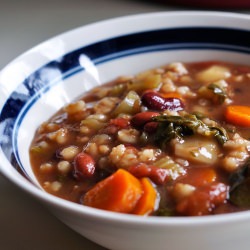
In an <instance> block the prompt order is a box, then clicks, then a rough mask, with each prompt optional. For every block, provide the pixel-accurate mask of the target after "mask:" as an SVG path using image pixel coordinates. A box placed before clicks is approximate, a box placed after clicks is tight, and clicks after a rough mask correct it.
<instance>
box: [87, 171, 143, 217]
mask: <svg viewBox="0 0 250 250" xmlns="http://www.w3.org/2000/svg"><path fill="white" fill-rule="evenodd" d="M142 192H143V191H142V185H141V182H140V181H139V180H138V179H137V178H136V177H134V176H133V175H131V174H130V173H129V172H128V171H126V170H123V169H119V170H117V171H116V172H115V173H114V174H112V175H111V176H109V177H107V178H106V179H104V180H102V181H100V182H98V183H97V184H96V185H95V186H94V187H93V188H92V189H90V190H89V191H88V192H87V193H86V194H85V196H84V199H83V204H84V205H87V206H90V207H95V208H99V209H104V210H108V211H114V212H120V213H130V212H131V211H132V210H133V209H134V208H135V206H136V204H137V202H138V200H139V199H140V198H141V195H142Z"/></svg>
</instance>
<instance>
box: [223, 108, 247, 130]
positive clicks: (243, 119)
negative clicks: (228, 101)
mask: <svg viewBox="0 0 250 250" xmlns="http://www.w3.org/2000/svg"><path fill="white" fill-rule="evenodd" d="M225 117H226V120H227V121H228V122H229V123H232V124H234V125H239V126H243V127H250V107H249V106H237V105H230V106H227V108H226V111H225Z"/></svg>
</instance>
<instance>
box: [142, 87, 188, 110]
mask: <svg viewBox="0 0 250 250" xmlns="http://www.w3.org/2000/svg"><path fill="white" fill-rule="evenodd" d="M141 101H142V103H143V105H145V106H146V107H147V108H149V109H152V110H159V111H161V110H166V109H167V110H172V111H180V110H183V108H184V105H183V103H182V101H181V100H180V99H179V98H175V97H169V98H164V97H163V96H161V95H160V94H158V93H156V92H154V91H148V92H146V93H144V94H143V95H142V97H141Z"/></svg>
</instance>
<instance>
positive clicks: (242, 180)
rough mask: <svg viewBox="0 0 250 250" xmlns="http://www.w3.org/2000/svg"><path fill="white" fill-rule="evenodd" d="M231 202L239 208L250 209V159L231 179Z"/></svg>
mask: <svg viewBox="0 0 250 250" xmlns="http://www.w3.org/2000/svg"><path fill="white" fill-rule="evenodd" d="M229 183H230V185H231V188H230V191H229V195H230V197H229V200H230V201H231V202H232V203H233V204H235V205H237V206H239V207H250V158H248V159H247V161H246V162H245V164H244V165H243V166H242V167H241V168H240V169H239V170H238V171H237V172H235V173H233V174H232V175H231V176H230V178H229Z"/></svg>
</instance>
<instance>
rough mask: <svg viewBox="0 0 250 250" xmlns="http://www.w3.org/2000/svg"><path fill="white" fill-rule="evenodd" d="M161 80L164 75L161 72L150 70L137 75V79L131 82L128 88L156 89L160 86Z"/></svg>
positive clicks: (136, 89)
mask: <svg viewBox="0 0 250 250" xmlns="http://www.w3.org/2000/svg"><path fill="white" fill-rule="evenodd" d="M161 82H162V77H161V75H160V74H154V73H152V72H149V71H148V72H145V73H144V74H140V75H137V77H136V79H135V80H134V81H132V82H131V83H129V85H128V88H129V89H130V90H134V91H142V90H146V89H155V88H158V87H159V86H160V84H161Z"/></svg>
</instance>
